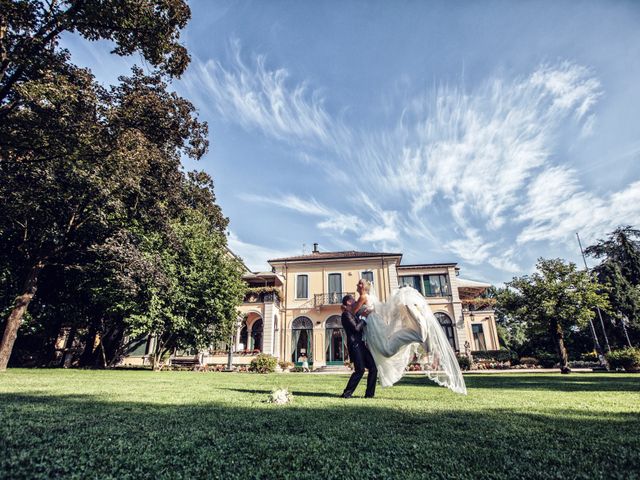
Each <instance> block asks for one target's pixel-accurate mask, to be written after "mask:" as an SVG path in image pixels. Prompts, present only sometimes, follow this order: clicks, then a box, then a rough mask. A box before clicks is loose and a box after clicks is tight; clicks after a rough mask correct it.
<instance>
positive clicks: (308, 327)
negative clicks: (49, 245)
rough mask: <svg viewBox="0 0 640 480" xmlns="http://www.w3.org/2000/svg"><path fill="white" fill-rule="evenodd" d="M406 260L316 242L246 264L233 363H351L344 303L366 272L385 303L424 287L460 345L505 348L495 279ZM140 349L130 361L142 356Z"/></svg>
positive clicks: (221, 359)
mask: <svg viewBox="0 0 640 480" xmlns="http://www.w3.org/2000/svg"><path fill="white" fill-rule="evenodd" d="M401 260H402V254H401V253H383V252H357V251H343V252H321V251H319V250H318V245H317V244H314V249H313V252H312V253H310V254H307V255H300V256H292V257H286V258H276V259H271V260H269V261H268V262H269V265H270V266H271V267H272V268H271V271H270V272H251V271H249V270H248V269H247V271H246V273H245V274H244V275H243V279H244V280H245V281H246V282H247V284H248V287H249V288H248V293H247V295H246V296H245V299H244V302H243V304H242V305H240V307H239V310H240V312H241V313H242V318H241V320H240V321H239V322H238V327H237V331H236V334H235V338H234V339H233V341H234V345H233V350H232V351H233V363H234V364H236V365H239V364H248V363H249V362H250V361H251V360H252V359H253V358H254V357H255V355H257V354H258V353H261V352H262V353H267V354H270V355H273V356H275V357H276V358H278V360H280V361H290V362H294V363H299V359H300V357H301V356H302V355H303V354H304V355H306V356H307V358H308V359H309V363H310V364H311V365H312V368H314V369H316V368H319V367H325V366H331V365H344V363H345V362H346V361H348V352H347V348H346V336H345V334H344V331H343V329H342V324H341V320H340V314H341V309H340V306H341V301H342V297H343V296H344V295H346V294H348V293H350V294H352V295H354V296H355V295H356V294H355V292H356V284H357V283H358V280H359V279H360V278H366V279H367V280H369V281H371V282H372V289H374V291H375V294H376V295H377V297H378V298H379V299H380V300H381V301H383V302H384V301H385V300H386V299H387V298H389V296H390V295H391V293H392V292H393V291H394V290H396V289H398V288H400V287H403V286H406V285H409V286H411V287H413V288H415V289H416V290H418V291H419V292H421V293H422V295H424V296H425V298H427V300H428V303H429V304H430V306H431V308H432V310H433V313H434V315H435V316H436V318H437V320H438V321H439V322H440V325H441V326H442V328H443V329H444V331H445V333H446V335H447V338H448V339H449V342H450V344H451V346H452V347H453V349H454V350H455V351H458V352H463V353H464V352H465V351H468V350H471V351H477V350H498V349H499V348H500V347H499V343H498V332H497V329H496V322H495V315H494V311H493V309H492V308H490V306H489V305H490V303H489V302H482V301H481V302H478V300H477V299H478V297H479V296H480V295H481V294H482V293H483V292H484V291H485V290H486V289H487V288H488V287H489V286H490V285H489V284H486V283H481V282H476V281H471V280H465V279H463V278H461V277H460V276H459V270H460V268H459V267H458V265H457V264H455V263H427V264H412V265H405V264H402V263H401ZM478 306H479V307H480V308H478ZM132 353H133V352H132ZM144 353H146V352H141V351H140V352H137V354H138V356H144ZM141 354H142V355H141ZM135 356H136V353H133V355H130V356H129V357H127V362H128V363H138V362H136V361H135V360H136V359H135V358H132V357H135ZM202 360H203V361H204V362H205V363H209V364H226V363H227V354H226V353H225V352H224V351H211V352H209V354H207V355H205V356H204V358H203V359H202ZM132 361H133V362H132Z"/></svg>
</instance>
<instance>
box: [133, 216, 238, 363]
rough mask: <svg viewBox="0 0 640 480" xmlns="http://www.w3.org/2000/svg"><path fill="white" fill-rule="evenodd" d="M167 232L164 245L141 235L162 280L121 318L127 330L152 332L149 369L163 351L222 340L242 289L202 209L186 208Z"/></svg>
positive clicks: (220, 237) (233, 318) (231, 261)
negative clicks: (134, 310)
mask: <svg viewBox="0 0 640 480" xmlns="http://www.w3.org/2000/svg"><path fill="white" fill-rule="evenodd" d="M172 232H173V238H172V239H171V243H170V244H166V243H165V242H164V241H163V239H162V238H160V237H159V236H157V235H154V234H150V235H148V236H147V239H146V240H147V245H146V247H145V250H146V251H147V252H148V253H149V254H150V255H153V256H155V258H157V259H158V261H159V266H160V269H161V271H162V273H163V275H164V279H165V281H164V282H162V283H159V282H152V283H149V284H148V286H147V289H146V301H145V302H144V304H142V305H141V306H142V308H140V309H139V313H134V314H132V315H131V316H130V317H129V318H128V319H127V323H128V324H129V326H130V331H131V333H132V334H133V335H136V334H151V335H152V337H153V339H154V349H153V365H154V368H157V367H158V366H159V365H160V359H161V358H162V356H163V355H164V354H166V353H167V352H168V351H169V350H172V349H175V348H181V349H184V348H198V349H200V348H204V347H206V346H208V345H211V344H212V343H214V342H215V341H218V340H222V339H225V338H226V336H227V334H228V333H229V331H230V328H231V326H232V325H233V324H234V323H235V321H236V319H237V318H238V316H239V312H238V310H237V306H238V305H239V304H240V303H241V302H242V299H243V297H244V294H245V290H246V286H245V283H244V282H243V281H242V269H243V268H242V265H241V264H240V262H239V261H238V260H237V259H236V258H235V257H233V256H232V255H229V254H228V252H227V250H226V238H225V236H224V234H222V233H220V232H219V231H217V230H216V229H215V228H212V226H211V223H210V221H209V220H208V219H207V217H206V216H205V215H204V214H203V213H201V212H199V211H197V210H190V211H187V212H186V213H185V215H184V216H183V217H182V218H181V219H180V220H179V221H176V222H174V223H173V224H172Z"/></svg>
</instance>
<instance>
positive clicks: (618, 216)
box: [517, 166, 640, 244]
mask: <svg viewBox="0 0 640 480" xmlns="http://www.w3.org/2000/svg"><path fill="white" fill-rule="evenodd" d="M638 218H640V181H636V182H634V183H632V184H630V185H629V186H627V187H626V188H624V189H623V190H621V191H619V192H614V193H611V194H609V195H602V196H600V195H596V194H594V193H591V192H587V191H585V190H584V189H582V188H581V186H580V184H579V183H578V181H577V175H576V172H575V171H573V170H571V169H569V168H566V167H561V166H558V167H554V168H550V169H548V170H546V171H544V172H542V173H541V174H540V175H539V176H538V177H537V178H536V179H535V180H534V181H533V182H532V183H531V184H530V185H529V186H528V189H527V201H526V203H524V204H523V205H522V206H521V207H519V208H518V220H519V221H523V222H525V227H524V228H523V229H522V231H520V233H519V234H518V237H517V242H518V243H520V244H523V243H528V242H534V241H554V242H566V241H572V240H573V235H574V234H575V232H578V231H580V232H581V233H582V236H583V238H585V239H587V240H589V241H591V240H594V239H596V238H598V237H599V236H600V237H602V236H604V232H608V231H611V230H613V229H614V228H616V227H617V226H619V225H621V224H625V223H633V222H634V220H635V221H637V219H638Z"/></svg>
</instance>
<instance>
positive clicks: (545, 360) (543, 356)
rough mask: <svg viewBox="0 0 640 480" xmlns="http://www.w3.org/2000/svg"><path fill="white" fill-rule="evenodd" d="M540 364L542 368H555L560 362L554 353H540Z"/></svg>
mask: <svg viewBox="0 0 640 480" xmlns="http://www.w3.org/2000/svg"><path fill="white" fill-rule="evenodd" d="M537 356H538V360H539V364H540V366H541V367H542V368H553V367H555V366H556V365H557V364H558V362H559V360H558V357H557V356H556V355H554V354H552V353H546V352H542V353H538V355H537Z"/></svg>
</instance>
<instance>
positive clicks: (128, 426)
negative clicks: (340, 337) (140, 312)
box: [0, 370, 640, 479]
mask: <svg viewBox="0 0 640 480" xmlns="http://www.w3.org/2000/svg"><path fill="white" fill-rule="evenodd" d="M346 380H347V377H345V376H337V375H336V376H328V375H303V374H274V375H258V374H225V373H192V372H161V373H153V372H148V371H71V370H9V371H8V372H6V373H3V374H0V478H11V479H20V478H25V479H26V478H29V479H32V478H54V477H67V478H83V479H84V478H118V479H124V478H172V479H176V478H200V479H205V478H228V479H231V478H238V479H252V478H274V479H280V478H292V479H293V478H294V479H301V478H340V479H351V478H353V479H356V478H358V479H360V478H428V479H431V478H465V479H466V478H469V479H471V478H473V479H484V478H492V479H497V478H527V479H529V478H562V479H574V478H585V479H586V478H588V479H595V478H621V479H622V478H624V479H630V478H638V477H639V476H640V376H638V375H635V376H634V375H623V374H571V375H569V376H560V375H555V374H529V375H527V374H506V375H467V376H466V381H467V386H468V388H469V395H468V396H466V397H465V396H460V395H456V394H453V393H451V392H450V391H448V390H445V389H444V388H441V387H437V386H435V385H434V384H431V383H430V382H428V380H426V379H425V378H424V377H409V378H405V379H404V380H403V381H402V382H401V383H400V384H399V385H397V386H395V387H393V388H390V389H380V390H379V391H378V396H377V398H375V399H373V400H370V399H364V398H353V399H349V400H344V399H340V398H338V397H337V395H338V394H339V393H340V392H341V391H342V388H343V387H344V385H345V383H346ZM362 383H364V382H362ZM362 383H361V385H360V387H359V389H358V391H357V392H356V395H359V396H360V397H361V396H362V395H363V393H364V391H363V389H364V385H363V384H362ZM277 387H288V388H289V390H290V391H292V392H293V393H294V395H295V398H294V402H293V403H292V404H290V405H286V406H280V407H278V406H275V405H271V404H268V403H266V402H265V400H266V398H267V395H268V393H269V392H270V391H271V390H272V389H274V388H277Z"/></svg>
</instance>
